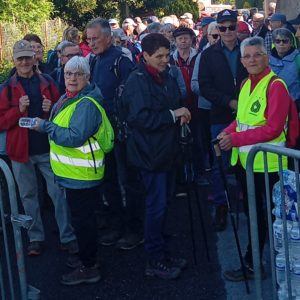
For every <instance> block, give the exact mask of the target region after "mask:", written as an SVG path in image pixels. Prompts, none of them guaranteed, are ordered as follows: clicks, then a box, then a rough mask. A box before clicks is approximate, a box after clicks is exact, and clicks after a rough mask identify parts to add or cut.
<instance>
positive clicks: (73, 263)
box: [66, 255, 100, 269]
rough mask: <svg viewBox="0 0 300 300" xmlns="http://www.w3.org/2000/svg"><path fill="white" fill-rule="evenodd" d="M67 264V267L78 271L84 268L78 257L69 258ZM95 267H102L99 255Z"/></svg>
mask: <svg viewBox="0 0 300 300" xmlns="http://www.w3.org/2000/svg"><path fill="white" fill-rule="evenodd" d="M66 263H67V266H68V267H70V268H72V269H77V268H80V267H81V266H82V262H81V261H80V260H79V257H78V255H72V256H70V257H68V258H67V262H66ZM95 266H96V267H97V268H99V266H100V257H99V256H98V255H97V259H96V264H95Z"/></svg>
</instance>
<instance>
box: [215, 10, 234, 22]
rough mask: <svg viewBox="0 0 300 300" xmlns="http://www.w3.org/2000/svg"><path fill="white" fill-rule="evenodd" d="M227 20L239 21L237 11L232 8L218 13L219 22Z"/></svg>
mask: <svg viewBox="0 0 300 300" xmlns="http://www.w3.org/2000/svg"><path fill="white" fill-rule="evenodd" d="M225 21H231V22H235V23H236V22H237V12H236V11H234V10H230V9H224V10H222V11H220V12H219V13H218V18H217V22H218V24H220V23H222V22H225Z"/></svg>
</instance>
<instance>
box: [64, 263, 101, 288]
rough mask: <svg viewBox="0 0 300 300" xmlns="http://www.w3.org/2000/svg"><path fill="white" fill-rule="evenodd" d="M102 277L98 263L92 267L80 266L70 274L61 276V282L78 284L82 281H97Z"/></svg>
mask: <svg viewBox="0 0 300 300" xmlns="http://www.w3.org/2000/svg"><path fill="white" fill-rule="evenodd" d="M100 279H101V276H100V274H99V270H98V268H97V266H96V265H95V266H93V267H91V268H86V267H85V266H80V267H79V268H77V269H76V270H74V271H73V272H71V273H70V274H67V275H63V276H61V278H60V282H61V283H62V284H65V285H76V284H80V283H95V282H98V281H99V280H100Z"/></svg>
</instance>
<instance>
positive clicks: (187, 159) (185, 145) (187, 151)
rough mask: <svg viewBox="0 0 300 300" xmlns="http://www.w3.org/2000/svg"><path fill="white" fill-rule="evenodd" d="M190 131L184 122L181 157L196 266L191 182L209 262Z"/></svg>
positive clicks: (208, 257)
mask: <svg viewBox="0 0 300 300" xmlns="http://www.w3.org/2000/svg"><path fill="white" fill-rule="evenodd" d="M190 133H191V131H190V129H189V127H188V125H187V124H184V125H183V126H182V129H181V145H182V153H183V159H184V164H185V169H186V177H185V178H186V192H187V197H188V203H189V215H190V224H191V233H192V242H193V252H194V260H195V265H196V266H197V257H196V247H195V236H194V224H193V219H192V218H193V216H192V201H191V189H192V182H193V187H194V189H195V193H196V198H197V199H196V200H197V201H196V202H197V206H198V211H199V217H200V224H201V229H202V232H203V239H204V244H205V249H206V255H207V260H208V262H209V263H210V256H209V251H208V244H207V238H206V232H205V227H204V222H203V214H202V209H201V205H200V200H199V192H198V189H197V186H196V183H195V181H194V180H193V179H194V178H193V171H192V167H191V165H192V163H191V162H192V153H191V145H192V143H193V139H192V137H191V138H188V134H190Z"/></svg>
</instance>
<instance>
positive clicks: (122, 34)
mask: <svg viewBox="0 0 300 300" xmlns="http://www.w3.org/2000/svg"><path fill="white" fill-rule="evenodd" d="M112 32H113V34H114V35H115V36H118V37H119V38H120V39H121V41H125V40H130V39H131V37H130V36H127V35H126V34H125V32H124V30H123V29H122V28H117V29H113V30H112Z"/></svg>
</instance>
